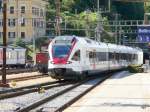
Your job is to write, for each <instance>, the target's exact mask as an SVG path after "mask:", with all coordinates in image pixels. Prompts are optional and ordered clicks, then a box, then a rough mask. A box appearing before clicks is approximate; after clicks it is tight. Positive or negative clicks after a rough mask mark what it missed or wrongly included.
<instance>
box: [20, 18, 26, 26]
mask: <svg viewBox="0 0 150 112" xmlns="http://www.w3.org/2000/svg"><path fill="white" fill-rule="evenodd" d="M25 23H26V20H25V18H22V21H21V26H25Z"/></svg>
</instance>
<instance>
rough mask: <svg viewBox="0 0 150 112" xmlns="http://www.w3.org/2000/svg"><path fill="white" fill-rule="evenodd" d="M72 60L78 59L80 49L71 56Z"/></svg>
mask: <svg viewBox="0 0 150 112" xmlns="http://www.w3.org/2000/svg"><path fill="white" fill-rule="evenodd" d="M72 60H74V61H80V50H78V51H76V52H75V53H74V55H73V57H72Z"/></svg>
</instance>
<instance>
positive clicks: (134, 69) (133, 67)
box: [128, 65, 144, 73]
mask: <svg viewBox="0 0 150 112" xmlns="http://www.w3.org/2000/svg"><path fill="white" fill-rule="evenodd" d="M128 70H129V72H131V73H142V72H144V68H143V67H142V66H141V65H129V66H128Z"/></svg>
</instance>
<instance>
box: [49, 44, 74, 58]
mask: <svg viewBox="0 0 150 112" xmlns="http://www.w3.org/2000/svg"><path fill="white" fill-rule="evenodd" d="M70 49H71V46H70V45H54V46H53V47H52V51H53V58H66V57H67V56H68V55H69V52H70Z"/></svg>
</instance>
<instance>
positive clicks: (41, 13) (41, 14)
mask: <svg viewBox="0 0 150 112" xmlns="http://www.w3.org/2000/svg"><path fill="white" fill-rule="evenodd" d="M40 16H41V17H43V16H44V12H43V9H41V10H40Z"/></svg>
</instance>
